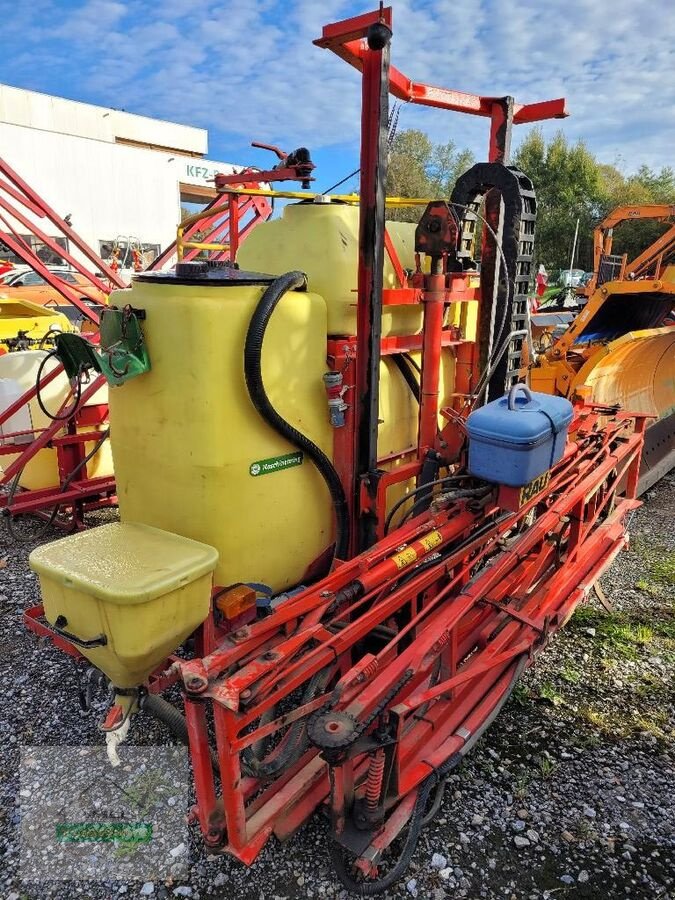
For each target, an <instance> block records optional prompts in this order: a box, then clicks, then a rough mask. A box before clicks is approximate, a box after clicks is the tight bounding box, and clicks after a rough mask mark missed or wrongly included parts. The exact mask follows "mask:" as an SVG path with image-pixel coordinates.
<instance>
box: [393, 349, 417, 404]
mask: <svg viewBox="0 0 675 900" xmlns="http://www.w3.org/2000/svg"><path fill="white" fill-rule="evenodd" d="M392 359H393V361H394V365H395V366H396V368H397V369H398V370H399V372H400V373H401V375H402V376H403V379H404V381H405V383H406V384H407V385H408V387H409V388H410V393H411V394H412V395H413V397H414V398H415V400H416V401H417V402H418V403H419V402H420V384H419V381H418V380H417V379H416V378H415V374H414V372H413V370H412V369H411V368H410V367H411V366H414V365H415V364H414V362H413V360H412V359H411V358H410V357H409V356H408V355H407V354H405V353H403V354H400V353H396V354H394V356H392Z"/></svg>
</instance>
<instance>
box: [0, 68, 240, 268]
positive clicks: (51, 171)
mask: <svg viewBox="0 0 675 900" xmlns="http://www.w3.org/2000/svg"><path fill="white" fill-rule="evenodd" d="M207 144H208V135H207V132H206V131H205V130H203V129H201V128H192V127H190V126H187V125H177V124H175V123H173V122H164V121H162V120H160V119H150V118H148V117H146V116H137V115H133V114H131V113H127V112H123V111H121V110H116V109H106V108H105V107H102V106H91V105H90V104H88V103H79V102H76V101H73V100H65V99H63V98H61V97H52V96H50V95H49V94H40V93H37V92H35V91H26V90H22V89H20V88H15V87H9V86H8V85H0V157H2V158H3V159H4V160H5V161H6V162H7V163H9V165H10V166H11V167H12V168H13V169H14V170H15V171H16V172H17V173H18V174H19V175H20V176H21V177H22V178H23V179H24V180H25V181H26V182H27V183H28V184H29V185H30V186H31V187H32V188H33V189H34V190H35V191H36V192H37V193H38V194H40V196H41V197H43V199H44V200H45V201H46V202H47V203H48V204H49V205H50V206H51V207H52V209H54V210H55V211H56V212H57V213H58V214H59V215H60V216H62V217H64V218H65V217H66V216H70V222H71V224H72V227H73V228H74V229H75V231H76V232H77V233H78V234H79V235H80V236H81V237H82V238H84V240H85V241H86V242H87V243H88V244H89V245H90V246H91V247H92V248H93V249H94V250H95V251H96V252H97V253H99V254H100V255H101V256H102V257H103V258H104V259H108V258H109V256H110V251H111V247H112V245H113V242H115V241H118V243H119V245H120V246H121V247H122V251H123V253H124V247H125V245H128V242H129V240H130V239H131V240H137V241H139V242H140V243H141V244H142V246H143V248H144V251H145V256H146V261H147V262H149V261H150V260H151V259H153V258H154V256H155V255H156V254H157V253H159V251H160V249H164V248H165V247H166V246H167V244H169V243H171V242H172V241H173V240H174V239H175V237H176V226H177V225H178V223H179V222H180V214H181V212H180V211H181V205H183V206H185V205H188V206H190V205H191V204H195V203H200V204H204V203H205V202H207V201H208V200H209V199H210V198H211V197H212V196H214V193H215V192H214V191H213V182H212V181H209V179H213V177H214V175H215V174H216V173H217V172H222V173H225V174H229V173H231V172H233V171H234V167H233V166H232V165H231V164H229V163H223V162H216V161H214V160H210V159H207V158H206V153H207V149H208V146H207ZM22 211H23V210H22ZM42 224H44V223H42ZM43 230H45V231H47V232H48V233H50V232H49V229H48V228H43ZM17 231H19V233H21V228H20V227H18V228H17ZM52 236H54V234H52ZM0 255H6V254H1V253H0ZM52 261H54V260H52Z"/></svg>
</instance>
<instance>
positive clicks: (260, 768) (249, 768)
mask: <svg viewBox="0 0 675 900" xmlns="http://www.w3.org/2000/svg"><path fill="white" fill-rule="evenodd" d="M332 671H333V670H332V667H330V666H329V667H327V668H325V669H321V671H319V672H316V673H315V674H314V675H313V676H312V678H311V679H310V681H309V682H308V684H307V688H306V689H305V692H304V694H303V697H302V701H301V702H302V704H303V705H304V704H305V703H309V702H310V700H313V699H314V698H315V697H316V696H317V694H318V693H319V692H320V691H323V690H325V688H326V685H327V684H328V682H329V680H330V676H331V674H332ZM308 746H309V738H308V736H307V719H306V717H303V718H302V719H298V721H297V722H294V723H293V724H292V725H291V727H290V728H289V730H288V734H287V740H286V746H285V747H284V749H283V750H282V751H281V752H280V753H279V754H278V755H277V756H275V757H272V758H271V759H264V758H262V757H261V756H259V755H258V754H257V753H256V751H255V748H254V747H246V748H244V750H242V752H241V767H242V770H243V771H244V773H245V774H246V775H250V776H251V777H252V778H275V777H276V776H277V775H279V774H281V772H283V770H284V769H286V768H288V766H292V765H295V763H296V762H297V761H298V760H299V759H300V757H301V756H302V754H303V753H304V752H305V751H306V749H307V747H308Z"/></svg>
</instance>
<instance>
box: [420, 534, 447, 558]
mask: <svg viewBox="0 0 675 900" xmlns="http://www.w3.org/2000/svg"><path fill="white" fill-rule="evenodd" d="M442 543H443V535H442V534H441V533H440V531H430V532H429V534H425V535H424V537H423V538H420V544H421V545H422V546H423V547H424V549H425V550H426V551H427V553H428V552H429V551H430V550H433V549H434V547H438V545H439V544H442Z"/></svg>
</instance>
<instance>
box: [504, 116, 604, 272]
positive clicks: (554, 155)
mask: <svg viewBox="0 0 675 900" xmlns="http://www.w3.org/2000/svg"><path fill="white" fill-rule="evenodd" d="M513 165H515V166H516V167H517V168H519V169H521V170H522V171H523V172H524V173H525V174H526V175H527V176H528V177H529V178H531V179H532V182H533V184H534V189H535V191H536V194H537V234H536V241H535V253H536V256H537V259H538V260H539V261H541V262H543V263H544V264H545V266H546V268H547V269H548V271H549V272H552V271H555V270H558V269H563V268H567V267H568V266H569V262H570V256H571V253H572V245H573V242H574V231H575V228H576V222H577V219H579V235H580V240H579V243H578V251H577V256H576V260H575V265H577V264H578V267H579V268H584V269H587V268H589V266H590V265H591V263H592V259H593V240H592V233H593V224H594V222H595V221H596V220H597V218H598V217H599V215H600V212H601V208H602V190H601V181H600V173H599V170H598V164H597V162H596V161H595V158H594V157H593V155H592V154H591V153H590V152H589V150H588V149H587V148H586V146H585V145H584V143H583V142H582V141H578V142H577V143H576V144H572V145H571V144H569V143H568V142H567V139H566V138H565V136H564V134H563V133H562V132H561V131H559V132H558V133H557V134H556V135H555V136H554V138H553V139H552V140H551V142H550V143H549V144H546V141H545V140H544V137H543V134H542V132H541V131H540V130H539V129H536V128H535V129H534V130H533V131H531V132H530V133H529V135H528V136H527V137H526V138H525V140H524V141H523V143H522V144H521V145H520V147H519V148H518V151H517V152H516V154H515V156H514V158H513Z"/></svg>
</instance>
